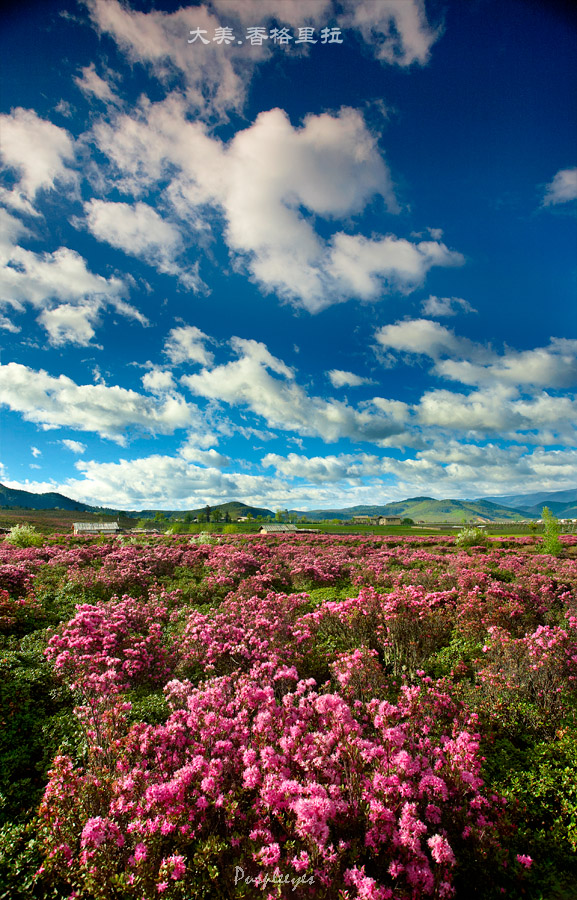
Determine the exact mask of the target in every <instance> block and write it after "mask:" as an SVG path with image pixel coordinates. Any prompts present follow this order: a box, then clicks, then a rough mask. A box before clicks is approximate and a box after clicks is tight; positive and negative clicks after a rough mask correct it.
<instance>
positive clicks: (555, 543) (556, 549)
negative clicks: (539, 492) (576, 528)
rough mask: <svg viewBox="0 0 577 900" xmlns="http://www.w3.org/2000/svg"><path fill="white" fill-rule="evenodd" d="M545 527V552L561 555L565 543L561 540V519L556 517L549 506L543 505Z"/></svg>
mask: <svg viewBox="0 0 577 900" xmlns="http://www.w3.org/2000/svg"><path fill="white" fill-rule="evenodd" d="M543 527H544V533H543V549H544V550H545V553H549V554H550V555H551V556H559V554H560V553H561V550H562V549H563V545H562V544H561V541H560V540H559V534H560V533H561V526H560V524H559V519H556V518H555V516H554V515H553V513H552V512H551V510H550V509H549V508H548V507H547V506H544V507H543Z"/></svg>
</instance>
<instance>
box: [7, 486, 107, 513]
mask: <svg viewBox="0 0 577 900" xmlns="http://www.w3.org/2000/svg"><path fill="white" fill-rule="evenodd" d="M0 507H4V508H15V509H68V510H76V511H78V512H99V511H100V510H98V509H97V507H95V506H89V505H88V504H87V503H81V502H80V501H79V500H71V499H70V497H65V496H64V494H58V493H56V492H54V491H50V492H48V493H46V494H33V493H32V491H19V490H15V489H14V488H9V487H6V486H5V485H3V484H0Z"/></svg>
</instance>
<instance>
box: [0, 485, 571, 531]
mask: <svg viewBox="0 0 577 900" xmlns="http://www.w3.org/2000/svg"><path fill="white" fill-rule="evenodd" d="M543 506H548V507H549V509H550V510H551V512H552V513H553V514H554V515H556V516H558V517H559V518H577V489H575V490H573V489H571V490H567V491H553V492H549V493H543V492H541V493H533V494H511V495H504V496H501V497H482V498H478V499H476V500H435V499H434V498H433V497H411V498H409V499H408V500H399V501H396V502H394V503H385V504H382V505H375V506H350V507H347V508H346V509H309V510H289V512H291V513H294V514H296V515H297V516H298V517H299V518H300V517H302V516H306V517H307V518H308V519H310V520H312V521H315V522H318V521H321V520H322V519H340V520H341V521H342V520H348V519H352V517H353V516H386V515H388V516H401V518H409V519H413V520H414V521H415V522H419V521H420V522H425V523H429V522H449V523H454V524H459V523H461V522H462V521H463V519H466V520H467V521H471V520H474V521H477V522H498V521H501V522H503V521H505V522H518V521H521V520H523V519H538V518H540V517H541V510H542V508H543ZM0 508H19V509H64V510H69V511H70V510H72V511H78V512H86V513H106V514H108V515H116V514H119V513H120V512H123V513H124V515H126V516H130V517H132V518H141V517H142V518H150V517H153V516H154V515H155V514H156V513H157V512H159V510H156V509H147V510H138V511H137V510H130V511H124V510H116V509H111V508H110V507H104V506H90V505H89V504H88V503H82V502H80V501H79V500H71V499H70V497H66V496H64V494H59V493H56V492H49V493H46V494H35V493H32V492H31V491H22V490H15V489H14V488H9V487H5V485H3V484H0ZM211 508H212V509H218V510H219V511H220V512H221V514H222V515H223V516H224V515H226V513H227V512H228V514H229V515H230V518H231V519H236V518H238V517H239V516H246V515H248V514H249V513H250V515H252V516H253V517H254V518H256V517H257V516H263V517H264V518H267V517H269V516H274V512H273V511H272V510H270V509H266V507H260V506H248V505H247V504H245V503H240V502H239V501H236V500H233V501H230V502H228V503H220V504H218V505H215V506H212V507H211ZM205 509H206V506H201V507H199V508H198V509H190V510H162V512H164V514H165V515H166V516H167V517H168V518H172V517H178V518H181V517H182V516H183V515H185V514H186V513H190V514H191V515H192V516H193V517H196V516H197V515H199V514H200V513H202V512H204V510H205Z"/></svg>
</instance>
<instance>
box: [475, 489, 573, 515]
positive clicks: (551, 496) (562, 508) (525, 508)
mask: <svg viewBox="0 0 577 900" xmlns="http://www.w3.org/2000/svg"><path fill="white" fill-rule="evenodd" d="M483 499H484V500H489V501H491V502H492V503H501V504H502V505H503V506H509V507H512V508H513V509H518V510H519V511H520V512H523V513H532V514H533V515H536V516H537V518H540V517H541V510H542V509H543V507H544V506H547V507H548V508H549V509H550V510H551V512H552V513H553V515H554V516H557V517H558V518H560V519H576V518H577V488H571V489H570V490H568V491H551V492H549V493H544V492H543V491H541V492H539V493H536V494H506V495H504V496H502V497H484V498H483Z"/></svg>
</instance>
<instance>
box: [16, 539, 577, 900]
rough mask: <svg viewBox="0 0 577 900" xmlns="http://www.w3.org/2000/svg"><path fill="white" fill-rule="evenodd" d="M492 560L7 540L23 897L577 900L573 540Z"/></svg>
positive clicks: (390, 548)
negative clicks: (20, 748)
mask: <svg viewBox="0 0 577 900" xmlns="http://www.w3.org/2000/svg"><path fill="white" fill-rule="evenodd" d="M482 536H483V538H484V546H479V545H478V542H477V541H475V542H474V543H472V544H470V545H466V544H465V545H464V546H463V547H462V548H460V547H459V546H455V541H454V539H453V538H450V537H433V538H431V537H426V538H425V537H419V538H391V537H378V538H375V537H372V536H367V537H365V536H362V537H357V536H354V537H347V536H344V537H333V536H322V535H294V536H289V537H285V536H283V537H282V538H280V539H279V538H276V537H271V538H263V537H261V536H257V535H241V534H230V535H228V534H227V535H223V536H221V537H220V538H219V540H218V542H214V543H193V544H191V542H190V540H189V538H188V537H187V538H184V537H183V538H181V537H179V536H177V535H174V536H171V537H170V538H165V537H157V538H151V540H150V542H149V543H146V544H140V543H139V544H133V543H130V544H126V545H124V546H121V545H119V544H118V543H117V542H110V543H106V542H101V541H94V540H91V539H85V538H83V539H77V538H75V539H70V538H69V539H62V541H61V542H60V543H59V544H49V543H47V544H45V545H43V546H31V547H18V546H15V545H14V544H11V543H6V542H3V543H1V544H0V642H1V641H4V644H2V643H0V654H1V653H4V656H1V657H0V665H3V664H4V663H5V662H6V661H7V662H8V665H7V668H6V673H8V674H9V675H10V677H9V678H8V677H7V678H6V679H5V681H4V683H3V696H4V695H5V696H6V703H5V705H6V706H7V708H9V709H10V710H11V711H12V712H13V713H14V712H16V713H17V720H18V721H17V724H18V726H19V727H20V730H21V731H22V733H24V734H26V735H29V736H30V737H28V738H27V747H26V752H25V753H22V754H21V755H20V756H19V757H18V759H15V757H14V750H13V743H14V737H10V736H11V735H13V734H15V732H14V731H13V730H7V729H4V731H2V730H0V791H5V792H6V798H5V800H4V803H5V808H6V809H9V810H10V811H11V815H13V816H24V817H25V816H29V817H30V816H34V815H37V816H38V818H37V819H35V820H33V821H34V833H35V835H36V836H37V840H36V839H35V841H36V842H35V843H34V844H32V843H29V844H27V845H26V847H25V848H24V849H22V842H23V841H24V840H25V837H24V835H28V831H27V830H26V829H25V830H24V831H23V832H18V835H19V837H18V840H16V838H14V835H15V834H16V832H15V831H14V830H12V831H6V832H4V831H1V832H0V882H2V879H4V881H5V882H6V883H7V884H8V885H9V888H8V894H7V895H6V896H7V897H8V896H10V898H11V900H12V897H14V898H17V900H28V898H29V897H30V896H36V897H44V896H47V897H48V896H49V897H54V900H57V898H58V900H60V898H64V897H70V896H76V898H77V900H100V898H102V900H104V898H108V897H118V898H119V900H130V898H135V900H142V898H144V900H152V898H155V897H165V898H169V900H200V898H212V897H215V898H222V900H225V898H227V900H228V898H231V897H236V896H238V897H239V898H242V897H244V898H251V900H252V898H256V897H259V898H260V897H267V898H270V900H272V898H273V897H275V898H281V897H282V898H285V897H298V896H301V897H316V898H318V900H332V898H337V897H338V898H339V900H356V898H372V900H375V898H377V900H383V898H393V897H394V898H396V900H409V898H410V900H421V898H423V900H425V898H427V897H431V898H444V897H452V896H456V897H461V896H467V897H468V896H471V897H473V896H475V897H478V898H480V900H481V898H482V900H492V898H493V897H494V896H496V895H497V894H500V892H501V888H502V889H503V890H504V891H505V892H506V895H507V896H510V897H512V898H514V900H520V898H521V896H523V897H534V898H535V900H536V898H538V897H539V896H553V895H555V894H556V893H557V894H559V893H562V890H564V889H565V886H566V885H570V884H571V881H572V879H574V878H577V872H576V871H575V868H574V867H573V868H572V866H573V862H572V859H573V855H574V849H575V846H577V845H576V844H575V840H576V838H575V835H576V834H577V831H576V830H575V829H576V828H577V825H576V824H575V823H576V822H577V819H576V818H575V804H574V803H573V802H572V799H571V797H572V793H571V791H572V788H571V787H570V785H572V784H573V782H574V781H575V780H577V757H575V754H574V752H573V750H572V748H573V747H574V745H575V744H577V727H576V724H575V721H574V714H573V712H572V710H573V709H574V708H575V697H576V692H577V592H576V588H577V557H576V556H575V555H574V544H575V542H574V541H573V540H572V539H571V538H567V537H563V539H562V544H563V547H564V548H565V552H564V553H563V554H561V555H560V556H558V557H556V556H552V555H551V554H543V553H542V552H541V548H540V547H539V546H538V545H535V544H534V543H533V542H532V541H531V540H529V541H526V540H525V539H524V538H511V539H510V540H508V541H507V545H506V546H501V545H498V544H497V542H493V541H491V540H490V539H488V538H487V537H486V536H485V535H482ZM47 625H50V626H51V627H50V628H49V629H48V628H46V626H47ZM41 660H42V662H41V664H40V662H39V661H41ZM58 684H60V685H61V687H57V685H58ZM58 691H60V694H58ZM33 695H34V696H38V695H40V696H41V697H42V698H43V699H42V703H40V704H39V703H38V702H33ZM57 696H58V697H59V698H60V699H59V700H58V702H57V703H56V705H55V699H54V698H55V697H57ZM73 704H76V706H73ZM4 734H7V735H8V738H6V739H4V737H3V735H4ZM32 736H34V737H32ZM27 779H28V781H27ZM12 783H14V784H15V785H16V786H17V788H18V790H16V789H15V790H14V791H12V790H11V788H10V785H11V784H12ZM27 783H29V784H30V785H31V787H30V789H29V790H27V789H26V788H23V785H25V784H27ZM40 793H43V799H42V803H41V805H40V808H39V810H38V809H37V799H38V796H39V794H40ZM1 799H2V798H0V800H1ZM505 800H506V801H507V802H506V803H505V802H504V801H505ZM19 804H20V805H19ZM531 804H533V805H531ZM0 812H1V808H0ZM526 823H531V827H529V825H528V824H526ZM4 834H6V838H5V840H6V841H8V842H9V841H10V840H12V844H10V847H9V849H5V850H2V846H3V844H2V841H3V840H4V838H3V835H4ZM10 834H12V835H13V837H12V838H10V837H9V835H10ZM26 840H30V841H31V840H32V839H31V838H26ZM6 847H8V844H6ZM16 847H19V848H20V849H18V850H16ZM10 848H12V849H10ZM26 848H27V849H26ZM16 852H18V853H19V854H20V856H19V857H18V859H20V860H25V859H26V860H28V861H29V862H28V863H26V865H28V866H30V865H32V863H31V862H30V860H33V859H36V860H41V863H42V864H41V866H40V862H37V863H35V864H34V865H35V866H36V868H35V869H34V872H32V873H31V872H30V871H28V870H27V871H26V873H24V874H22V866H23V865H24V862H21V863H18V864H17V862H16V861H15V858H14V857H13V856H11V855H10V854H14V853H16ZM3 854H4V855H3ZM3 860H12V861H11V862H10V865H8V863H7V864H6V866H5V864H4V862H3ZM551 860H554V865H553V864H552V863H551ZM3 866H4V868H3ZM38 866H40V868H39V869H38ZM19 867H20V868H19ZM239 871H242V872H244V876H243V878H242V879H240V878H239V877H238V872H239ZM10 872H12V873H14V872H19V873H20V874H19V875H18V876H16V875H15V874H12V875H9V873H10ZM235 873H236V879H237V881H236V883H235ZM10 879H11V880H10ZM20 884H23V885H24V884H25V885H27V887H26V892H23V889H22V890H21V889H20V887H19V885H20ZM30 885H32V889H31V888H30ZM19 891H20V893H19ZM34 891H35V892H36V893H35V894H34V893H33V892H34ZM0 897H2V894H1V893H0Z"/></svg>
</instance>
